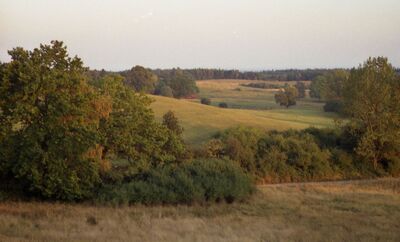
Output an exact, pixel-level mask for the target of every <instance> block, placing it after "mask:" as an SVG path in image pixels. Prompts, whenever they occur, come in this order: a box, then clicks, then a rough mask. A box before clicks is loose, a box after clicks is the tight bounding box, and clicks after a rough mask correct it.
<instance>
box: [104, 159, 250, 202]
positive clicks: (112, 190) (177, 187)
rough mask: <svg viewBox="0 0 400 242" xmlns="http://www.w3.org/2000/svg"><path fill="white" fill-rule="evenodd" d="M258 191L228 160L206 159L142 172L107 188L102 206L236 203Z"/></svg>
mask: <svg viewBox="0 0 400 242" xmlns="http://www.w3.org/2000/svg"><path fill="white" fill-rule="evenodd" d="M253 190H254V187H253V183H252V181H251V179H250V178H249V177H248V176H247V175H246V174H245V173H244V172H243V171H242V170H241V169H240V167H238V166H237V165H235V164H234V163H232V162H231V161H228V160H217V159H202V160H195V161H193V162H191V163H189V164H183V165H180V166H173V165H168V166H163V167H157V168H153V169H150V170H148V171H145V172H141V173H139V174H137V175H135V176H134V177H132V178H131V179H129V181H127V182H121V183H117V184H109V185H105V186H103V187H102V188H101V189H100V191H99V193H98V196H97V201H98V202H100V203H111V204H133V203H141V204H146V205H150V204H178V203H179V204H181V203H184V204H192V203H204V202H214V201H216V202H219V201H226V202H229V203H230V202H233V201H237V200H243V199H245V198H247V197H248V196H249V195H250V194H251V193H252V192H253Z"/></svg>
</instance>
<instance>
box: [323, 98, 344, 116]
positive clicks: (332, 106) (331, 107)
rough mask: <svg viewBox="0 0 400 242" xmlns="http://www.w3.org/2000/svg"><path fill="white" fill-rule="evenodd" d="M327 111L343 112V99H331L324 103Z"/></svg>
mask: <svg viewBox="0 0 400 242" xmlns="http://www.w3.org/2000/svg"><path fill="white" fill-rule="evenodd" d="M324 111H325V112H334V113H343V101H341V100H329V101H327V102H326V103H325V105H324Z"/></svg>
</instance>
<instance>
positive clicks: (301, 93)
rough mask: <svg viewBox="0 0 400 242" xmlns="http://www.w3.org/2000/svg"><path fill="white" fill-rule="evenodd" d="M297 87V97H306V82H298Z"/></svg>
mask: <svg viewBox="0 0 400 242" xmlns="http://www.w3.org/2000/svg"><path fill="white" fill-rule="evenodd" d="M295 87H296V89H297V97H298V98H305V97H306V84H304V82H300V81H298V82H296V85H295Z"/></svg>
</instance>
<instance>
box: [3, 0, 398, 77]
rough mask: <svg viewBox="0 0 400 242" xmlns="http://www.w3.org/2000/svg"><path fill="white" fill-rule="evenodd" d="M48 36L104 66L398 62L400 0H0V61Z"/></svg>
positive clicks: (255, 66) (298, 65)
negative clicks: (380, 57) (369, 59)
mask: <svg viewBox="0 0 400 242" xmlns="http://www.w3.org/2000/svg"><path fill="white" fill-rule="evenodd" d="M53 39H57V40H63V41H64V42H65V43H66V45H67V46H68V49H69V52H70V53H71V54H74V55H75V54H77V55H78V56H80V57H81V58H82V59H83V61H84V62H85V65H87V66H90V67H91V68H97V69H101V68H104V69H107V70H123V69H127V68H130V67H132V66H133V65H143V66H146V67H152V68H156V67H161V68H167V67H177V66H179V67H183V68H187V67H216V68H237V69H282V68H314V67H352V66H356V65H358V64H359V63H361V62H363V61H364V60H365V59H366V58H367V57H368V56H377V55H383V56H387V57H388V58H389V60H390V61H391V62H392V63H393V64H394V65H395V66H400V0H196V1H194V0H97V1H95V0H30V1H28V0H25V1H23V0H8V1H6V0H0V60H1V61H8V60H9V57H8V55H7V50H9V49H11V48H13V47H16V46H22V47H24V48H28V49H32V48H34V47H37V46H38V45H39V43H49V42H50V40H53Z"/></svg>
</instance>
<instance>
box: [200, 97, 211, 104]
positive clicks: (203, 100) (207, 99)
mask: <svg viewBox="0 0 400 242" xmlns="http://www.w3.org/2000/svg"><path fill="white" fill-rule="evenodd" d="M200 103H201V104H204V105H210V104H211V99H209V98H205V97H203V98H201V99H200Z"/></svg>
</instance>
